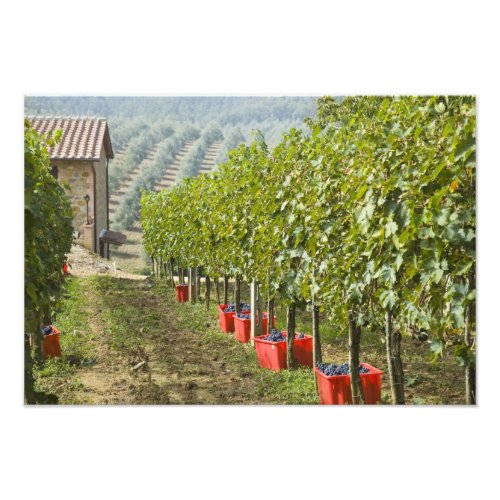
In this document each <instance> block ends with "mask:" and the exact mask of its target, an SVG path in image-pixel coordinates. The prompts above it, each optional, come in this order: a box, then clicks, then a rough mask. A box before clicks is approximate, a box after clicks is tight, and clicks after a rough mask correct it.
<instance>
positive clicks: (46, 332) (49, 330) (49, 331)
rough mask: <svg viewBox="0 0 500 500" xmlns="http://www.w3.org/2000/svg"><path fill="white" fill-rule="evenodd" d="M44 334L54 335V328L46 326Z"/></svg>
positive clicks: (43, 329)
mask: <svg viewBox="0 0 500 500" xmlns="http://www.w3.org/2000/svg"><path fill="white" fill-rule="evenodd" d="M42 333H43V334H44V335H50V334H51V333H52V327H51V326H44V327H43V328H42Z"/></svg>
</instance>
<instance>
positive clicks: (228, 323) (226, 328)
mask: <svg viewBox="0 0 500 500" xmlns="http://www.w3.org/2000/svg"><path fill="white" fill-rule="evenodd" d="M228 305H229V304H219V305H218V306H217V308H218V310H219V328H220V329H221V330H222V331H223V332H224V333H230V332H234V315H235V314H236V313H234V312H227V313H225V312H224V309H225V308H226V307H227V306H228ZM241 312H245V313H249V312H250V311H249V310H248V309H245V310H242V311H241Z"/></svg>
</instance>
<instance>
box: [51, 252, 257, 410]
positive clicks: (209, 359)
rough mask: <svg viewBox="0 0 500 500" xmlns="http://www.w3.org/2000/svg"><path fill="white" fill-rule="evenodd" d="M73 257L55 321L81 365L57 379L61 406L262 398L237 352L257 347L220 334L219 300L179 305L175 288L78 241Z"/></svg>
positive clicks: (66, 348) (226, 401)
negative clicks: (213, 338) (208, 307)
mask: <svg viewBox="0 0 500 500" xmlns="http://www.w3.org/2000/svg"><path fill="white" fill-rule="evenodd" d="M69 262H70V264H71V266H72V268H71V269H70V273H71V274H70V277H69V278H68V280H70V282H69V284H68V286H69V290H70V293H69V294H68V296H67V297H66V299H65V303H64V304H63V308H62V312H61V313H60V314H59V315H58V318H57V321H56V323H55V324H56V326H59V327H60V328H61V331H62V332H63V333H62V334H61V343H62V346H63V352H64V353H65V354H67V355H68V356H67V360H68V362H69V363H70V364H72V365H73V366H74V370H73V372H72V375H71V376H70V377H69V379H66V380H53V384H51V390H52V391H53V392H54V388H56V390H55V392H56V394H57V396H58V397H59V402H60V403H63V404H64V403H80V404H82V403H83V404H202V403H203V404H237V403H250V404H251V403H262V401H260V400H259V399H258V398H257V397H256V396H255V393H256V382H255V380H254V378H253V377H252V373H251V371H252V370H248V367H247V366H246V365H245V364H241V363H240V364H238V363H234V360H233V357H234V356H232V355H233V354H234V353H236V354H237V355H239V353H240V352H244V351H245V350H247V351H250V350H251V351H252V352H253V349H252V348H250V347H247V346H242V345H241V344H239V343H237V342H235V341H234V339H232V338H230V337H227V336H224V335H221V334H217V333H216V332H217V331H218V328H217V313H216V309H215V305H214V306H213V310H212V311H210V312H206V311H204V310H202V306H201V305H198V306H192V305H187V304H179V303H177V301H176V298H175V294H174V293H173V291H172V290H170V289H168V288H166V287H165V286H158V285H156V284H154V283H153V282H152V281H151V280H150V279H149V278H147V277H146V276H140V275H135V274H129V273H127V272H125V271H123V270H120V269H119V268H117V267H116V264H115V263H114V262H113V261H108V260H106V259H103V258H101V257H99V256H97V255H96V254H93V253H92V252H89V251H87V250H86V249H85V248H83V247H81V246H78V245H75V246H74V247H73V248H72V251H71V254H70V256H69ZM72 311H78V314H77V315H76V316H75V314H74V312H72ZM200 312H201V314H200ZM73 316H75V317H73ZM200 317H201V318H203V319H202V320H200ZM200 321H202V323H200ZM68 331H70V332H73V335H67V336H65V335H64V333H65V332H68ZM207 331H208V332H212V335H214V334H215V335H219V340H218V342H219V343H220V341H221V340H222V342H223V343H224V345H223V348H221V345H220V344H219V345H218V346H216V345H214V343H213V342H210V341H209V340H207V339H206V338H205V337H204V333H205V332H207ZM221 337H222V339H221ZM214 347H215V348H214ZM217 347H218V349H217ZM82 353H83V354H82ZM65 376H66V375H65Z"/></svg>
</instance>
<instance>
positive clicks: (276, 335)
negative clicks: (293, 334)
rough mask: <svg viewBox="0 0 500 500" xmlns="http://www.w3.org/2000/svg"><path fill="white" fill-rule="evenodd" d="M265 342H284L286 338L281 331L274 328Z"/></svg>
mask: <svg viewBox="0 0 500 500" xmlns="http://www.w3.org/2000/svg"><path fill="white" fill-rule="evenodd" d="M264 340H267V341H268V342H284V341H285V340H286V337H285V336H284V335H283V333H282V332H281V330H277V329H276V328H273V329H272V330H271V333H270V334H269V335H268V336H267V337H266V338H265V339H264Z"/></svg>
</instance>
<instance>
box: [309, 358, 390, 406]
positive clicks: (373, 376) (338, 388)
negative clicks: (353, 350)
mask: <svg viewBox="0 0 500 500" xmlns="http://www.w3.org/2000/svg"><path fill="white" fill-rule="evenodd" d="M361 365H362V366H364V367H365V368H368V369H369V370H370V372H369V373H360V374H359V377H360V379H361V386H362V387H363V393H364V395H365V403H366V404H367V405H376V404H377V403H380V398H381V390H380V386H381V380H380V378H381V376H382V374H383V373H384V372H383V371H382V370H379V369H378V368H375V367H373V366H371V365H369V364H367V363H361ZM314 374H315V377H316V380H317V382H318V394H319V400H320V403H321V404H322V405H343V404H352V393H351V377H350V376H349V375H331V376H328V375H325V374H324V373H323V372H322V371H321V370H320V369H319V368H317V367H315V368H314Z"/></svg>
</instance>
